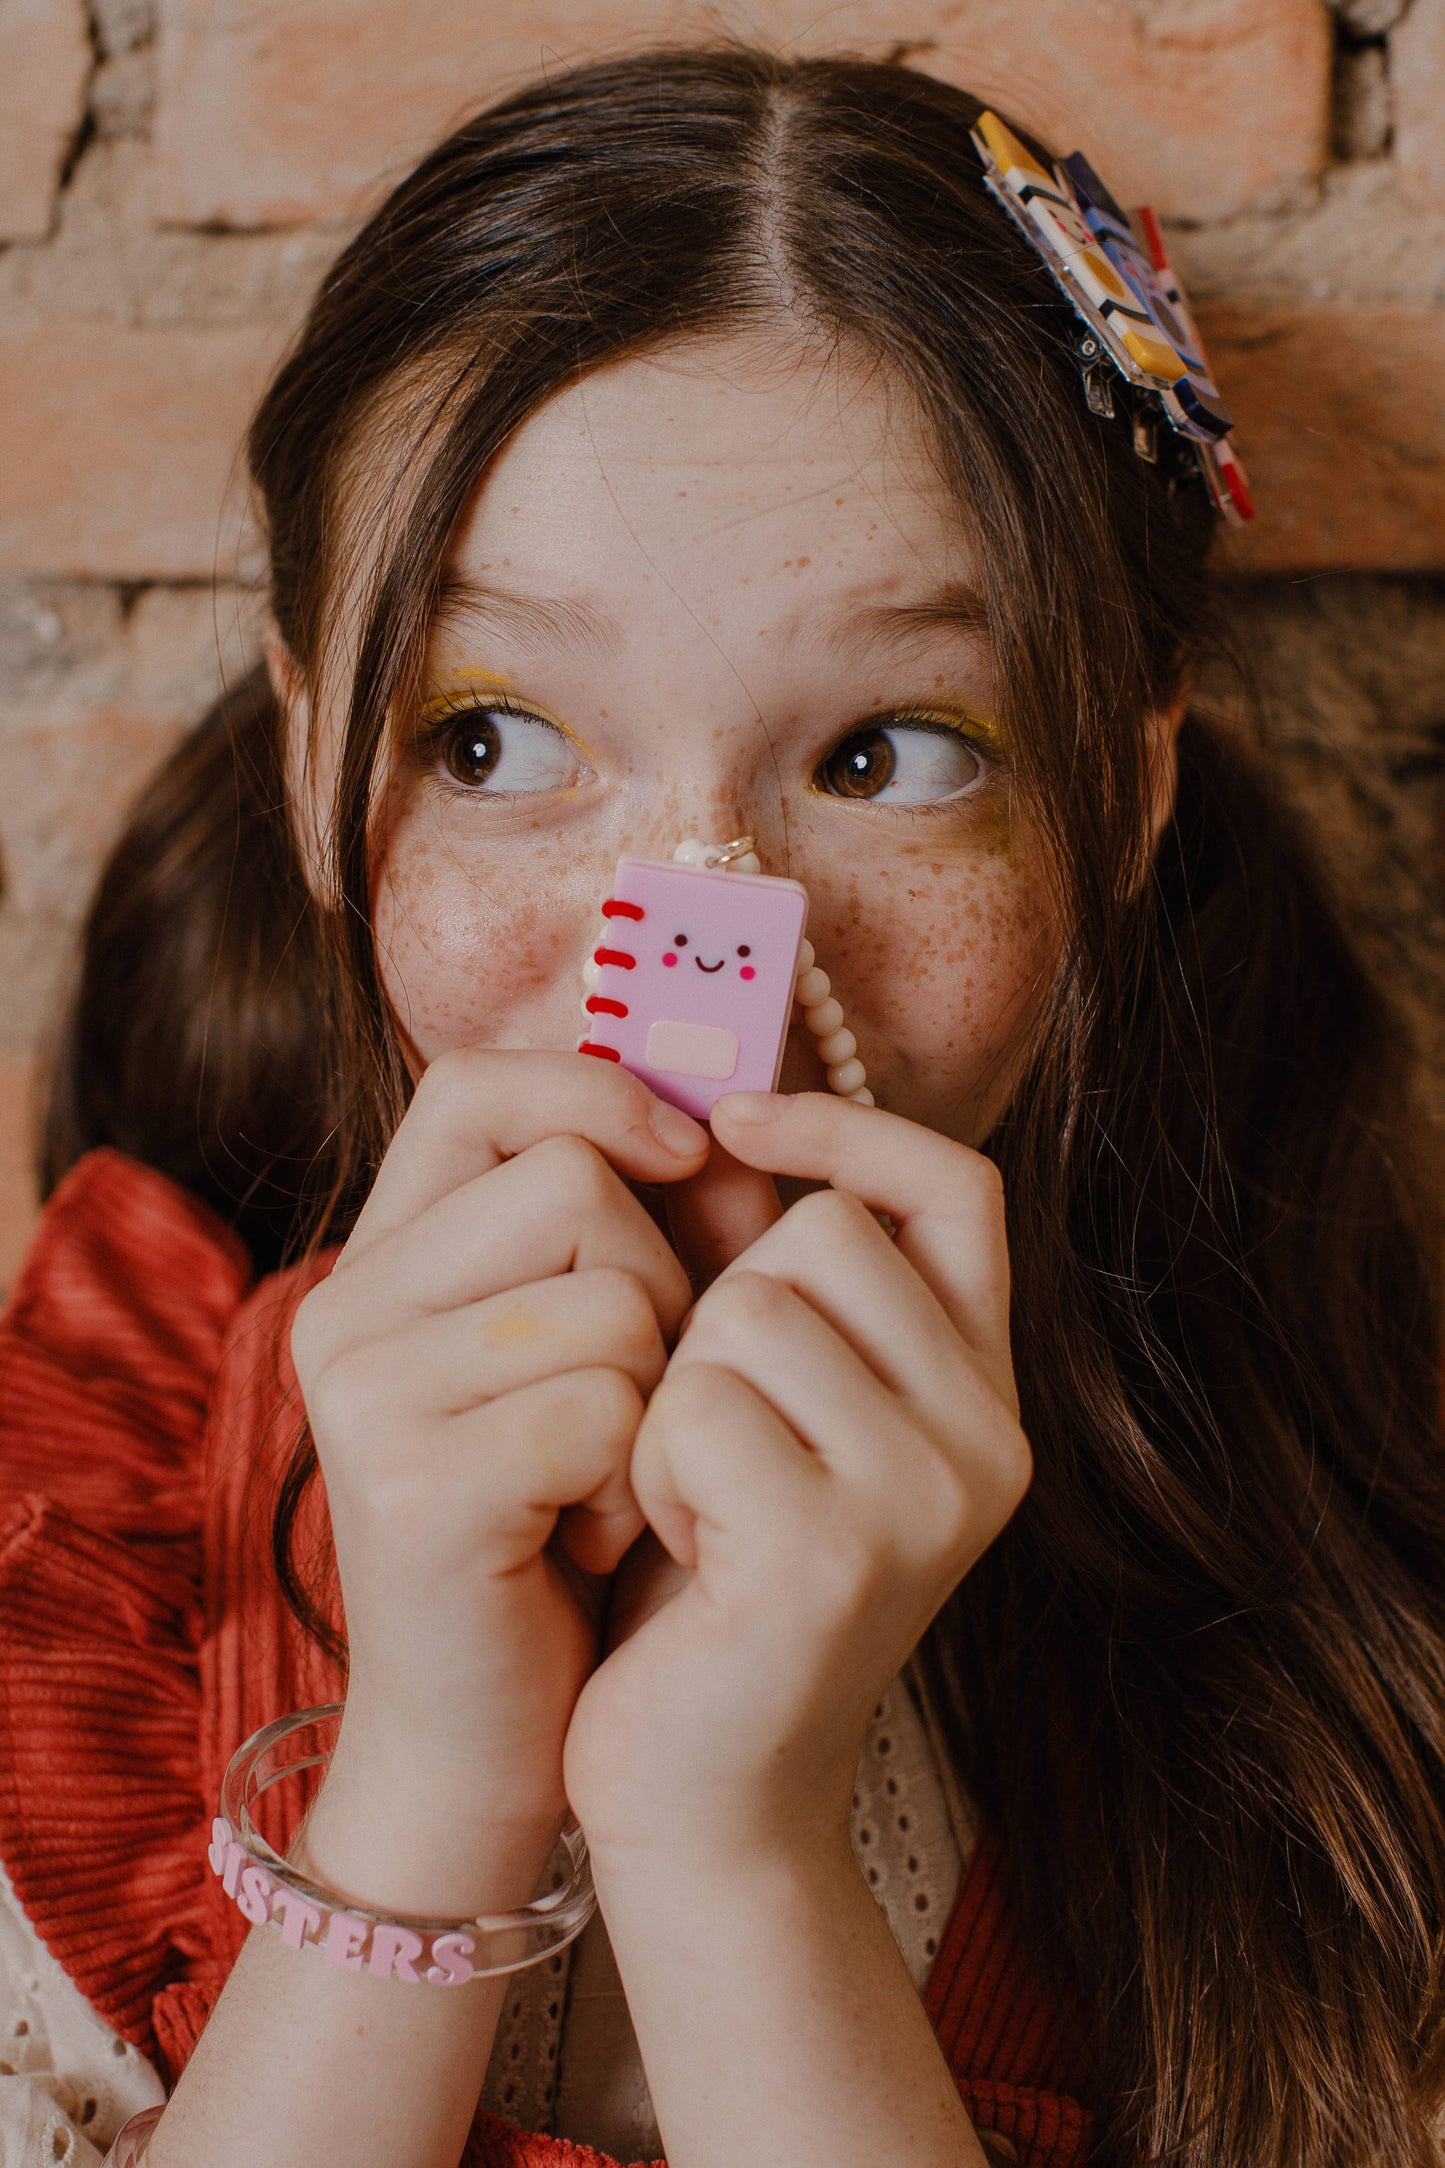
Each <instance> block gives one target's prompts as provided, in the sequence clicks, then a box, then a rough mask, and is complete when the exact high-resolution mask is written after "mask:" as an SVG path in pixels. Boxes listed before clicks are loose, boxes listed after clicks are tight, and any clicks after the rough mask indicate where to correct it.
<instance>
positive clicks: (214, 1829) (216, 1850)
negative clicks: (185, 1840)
mask: <svg viewBox="0 0 1445 2168" xmlns="http://www.w3.org/2000/svg"><path fill="white" fill-rule="evenodd" d="M235 1834H236V1832H235V1831H234V1829H232V1827H231V1825H230V1823H229V1822H228V1821H227V1820H226V1817H225V1815H224V1814H218V1815H217V1816H216V1818H215V1820H214V1821H213V1822H212V1824H211V1841H210V1843H209V1844H208V1845H207V1847H206V1857H207V1859H208V1860H209V1861H210V1862H211V1872H212V1874H224V1873H225V1871H226V1854H227V1852H228V1851H229V1850H230V1848H231V1839H232V1838H233V1837H234V1836H235Z"/></svg>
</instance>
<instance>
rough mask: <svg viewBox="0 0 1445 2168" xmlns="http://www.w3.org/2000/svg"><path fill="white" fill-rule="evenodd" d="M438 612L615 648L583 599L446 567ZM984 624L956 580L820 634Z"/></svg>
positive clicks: (602, 618)
mask: <svg viewBox="0 0 1445 2168" xmlns="http://www.w3.org/2000/svg"><path fill="white" fill-rule="evenodd" d="M438 615H439V616H441V617H445V618H451V619H456V618H461V617H473V616H475V617H482V618H487V619H489V620H490V621H491V622H492V623H493V624H496V625H499V626H501V627H502V628H504V629H505V630H508V631H511V632H513V633H515V634H516V636H517V637H518V638H519V639H521V640H524V641H527V642H529V643H530V644H532V645H533V646H538V647H540V646H542V645H544V644H546V643H549V642H550V643H552V644H554V645H558V646H562V647H571V648H578V649H581V650H582V651H583V652H585V653H591V654H594V655H595V654H603V655H607V654H613V653H615V652H616V651H617V649H618V647H619V646H620V639H619V634H618V628H617V626H616V624H615V623H614V621H613V620H612V619H611V618H609V617H608V616H606V614H605V613H604V612H603V611H601V610H597V609H594V608H593V607H592V605H591V604H590V603H586V602H580V601H576V600H574V599H572V598H570V597H561V596H549V595H519V594H516V593H514V592H512V591H511V590H509V589H507V588H503V587H493V586H489V585H488V584H487V583H486V582H485V581H483V580H475V579H471V578H469V577H467V576H466V575H464V574H460V573H450V574H448V575H447V576H446V577H445V578H444V579H443V581H442V588H441V595H440V598H439V601H438ZM988 629H989V615H988V606H987V604H986V602H985V600H984V598H983V595H982V594H981V593H980V591H979V590H978V589H977V588H976V587H970V586H969V585H968V584H967V583H966V582H964V581H961V580H956V581H951V582H949V583H948V584H947V585H945V586H943V587H941V588H939V589H938V591H937V593H936V594H933V595H928V596H925V597H924V598H923V600H922V601H920V602H907V603H870V604H867V605H866V606H865V607H863V608H861V609H859V608H855V607H851V606H850V607H848V608H847V609H845V610H843V611H840V612H839V614H838V616H837V617H836V618H835V619H834V620H833V622H832V624H831V625H830V626H829V627H828V629H827V631H826V632H825V635H824V638H825V640H826V642H827V644H828V645H829V646H830V647H856V646H889V647H903V646H906V645H907V644H908V643H909V642H910V641H912V640H915V639H917V638H919V637H920V636H921V635H922V636H926V635H927V634H928V633H930V632H937V631H945V632H961V633H964V634H966V635H973V636H977V635H978V634H980V633H984V634H986V633H987V631H988Z"/></svg>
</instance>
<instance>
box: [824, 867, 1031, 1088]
mask: <svg viewBox="0 0 1445 2168" xmlns="http://www.w3.org/2000/svg"><path fill="white" fill-rule="evenodd" d="M837 939H838V941H839V944H840V945H839V949H838V952H837V953H838V958H839V960H838V964H837V970H836V973H835V976H836V977H837V979H838V982H839V986H840V990H842V989H844V988H846V990H847V996H848V998H847V1008H848V1011H849V1015H848V1021H849V1023H850V1024H851V1025H853V1028H854V1029H855V1030H856V1032H857V1034H858V1039H859V1052H860V1053H861V1054H862V1056H863V1058H864V1060H865V1062H867V1064H868V1066H869V1069H870V1072H871V1073H875V1074H876V1075H877V1076H878V1077H879V1078H880V1080H886V1081H887V1083H888V1085H889V1089H888V1091H887V1093H886V1097H887V1100H888V1103H889V1104H890V1105H891V1106H893V1107H895V1108H896V1109H897V1110H898V1111H899V1112H906V1113H911V1114H913V1115H914V1116H915V1118H917V1119H921V1120H925V1121H929V1122H930V1123H932V1124H934V1125H935V1126H943V1123H942V1121H941V1120H940V1119H939V1117H940V1114H941V1112H942V1110H943V1109H944V1108H945V1107H946V1106H947V1105H948V1104H951V1103H952V1100H953V1099H954V1098H955V1097H956V1096H957V1095H959V1094H961V1093H967V1092H968V1091H970V1090H971V1088H972V1086H973V1084H974V1082H975V1081H976V1079H977V1078H978V1077H979V1076H980V1074H981V1073H982V1072H983V1071H984V1070H985V1069H991V1068H993V1067H995V1066H996V1065H997V1063H998V1060H999V1057H1000V1056H1001V1055H1002V1056H1005V1057H1006V1056H1007V1054H1008V1052H1009V1051H1010V1049H1011V1048H1012V1046H1013V1044H1014V1043H1015V1041H1017V1040H1019V1039H1021V1037H1022V1035H1023V1032H1024V1031H1025V1029H1026V1028H1027V1024H1028V1021H1029V1018H1030V1016H1031V1014H1032V1008H1033V1002H1034V999H1035V998H1036V995H1037V992H1038V990H1039V989H1041V987H1042V986H1043V985H1044V984H1046V983H1047V980H1048V976H1049V972H1050V968H1051V965H1052V961H1053V942H1052V939H1051V936H1050V933H1049V928H1048V924H1047V920H1046V917H1045V914H1044V913H1043V911H1042V910H1041V908H1040V906H1039V901H1038V898H1037V896H1036V893H1035V891H1034V890H1033V888H1032V886H1031V885H1030V884H1028V883H1026V882H1024V881H1021V880H1019V879H1017V878H1014V877H1012V876H1010V875H1007V874H994V873H992V872H987V871H974V872H969V873H965V872H964V871H962V870H961V869H952V870H951V872H950V873H949V874H948V875H946V876H945V877H943V878H933V877H930V876H929V875H927V874H926V873H925V874H923V875H922V876H921V877H920V869H919V868H917V867H916V866H915V867H904V868H901V869H899V871H898V873H897V875H896V877H894V878H891V879H888V880H886V881H883V882H880V883H879V884H878V885H877V887H876V888H875V891H874V896H873V900H872V906H871V908H869V907H866V906H865V907H863V908H861V909H859V910H857V911H856V912H854V913H853V914H852V923H851V924H850V925H849V926H848V927H847V928H846V929H844V928H843V927H842V926H839V927H838V929H837ZM818 945H819V955H820V960H822V961H823V962H824V963H825V964H826V963H827V961H828V959H827V956H826V955H825V954H824V951H823V947H822V937H821V935H820V938H819V944H818ZM865 959H866V961H865ZM905 1102H906V1103H905Z"/></svg>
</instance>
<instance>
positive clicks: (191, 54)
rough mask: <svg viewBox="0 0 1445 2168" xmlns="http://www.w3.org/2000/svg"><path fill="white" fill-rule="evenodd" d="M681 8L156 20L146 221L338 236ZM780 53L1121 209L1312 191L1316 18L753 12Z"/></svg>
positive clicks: (1111, 1) (1056, 3)
mask: <svg viewBox="0 0 1445 2168" xmlns="http://www.w3.org/2000/svg"><path fill="white" fill-rule="evenodd" d="M698 28H699V26H698V22H697V19H696V17H695V16H694V15H693V14H691V13H690V12H689V9H688V7H687V6H686V4H685V0H629V4H628V5H626V6H624V5H623V4H622V0H592V4H591V5H590V6H589V5H578V4H577V0H542V4H540V5H539V4H538V0H500V4H498V5H496V6H494V7H493V8H491V9H489V10H485V11H482V10H478V9H477V7H476V6H475V5H474V4H473V0H389V4H388V0H376V4H374V5H371V6H368V7H365V8H358V7H357V6H356V5H355V0H293V4H292V5H291V6H289V7H287V8H285V9H284V10H283V9H278V8H277V7H276V6H275V5H274V0H229V4H228V5H227V6H226V7H225V8H224V9H223V10H221V9H217V8H216V7H215V6H214V5H212V4H211V0H172V4H171V5H169V6H168V7H167V8H166V10H165V11H164V17H163V21H162V24H161V34H160V61H159V80H160V89H159V111H158V122H157V161H158V170H157V199H156V200H157V203H158V206H159V210H160V214H161V216H162V218H163V219H164V220H166V221H169V222H173V223H177V224H181V225H207V226H241V227H251V226H267V225H285V224H288V223H294V222H304V221H305V220H308V219H315V218H343V219H344V218H348V217H350V216H352V215H353V214H354V213H355V212H356V210H357V208H358V207H359V206H361V205H362V204H364V203H365V202H367V201H369V200H371V199H373V198H374V196H375V194H376V192H377V190H378V188H379V187H380V186H381V185H382V184H383V183H384V182H385V181H386V180H387V179H395V178H397V177H399V176H400V174H402V173H403V172H404V171H405V170H406V168H407V167H408V165H409V164H411V163H412V162H413V161H414V160H415V159H416V158H417V157H418V156H419V155H420V154H421V153H422V152H423V151H424V150H425V149H426V148H427V147H428V146H429V145H430V144H431V143H432V142H433V141H434V140H435V139H436V138H437V137H438V136H439V135H441V134H442V133H444V132H445V130H446V129H447V128H448V127H449V126H450V125H452V124H453V123H454V122H455V121H457V120H459V119H461V118H462V117H464V116H465V114H466V113H467V112H469V111H471V110H473V109H475V108H476V107H478V106H480V105H482V104H485V103H486V102H487V101H488V100H490V99H491V98H493V97H494V96H496V95H497V94H498V92H500V91H502V90H504V89H506V88H507V87H509V86H511V85H514V84H516V83H518V82H520V81H522V80H524V79H526V78H528V77H530V76H533V75H535V74H537V73H539V72H540V71H541V70H542V69H543V68H544V67H547V68H555V67H557V66H559V65H565V64H566V63H567V62H568V61H571V60H576V59H579V58H584V57H586V56H587V55H589V54H595V53H598V52H602V51H608V50H615V49H617V48H618V47H620V46H631V47H637V46H639V45H642V44H646V43H651V42H655V41H657V40H659V39H666V38H679V37H683V38H687V37H693V38H695V37H696V36H697V35H698ZM748 28H749V32H750V34H752V35H753V36H755V37H757V38H758V39H759V40H761V41H763V42H767V43H771V44H775V45H778V46H780V47H783V48H786V49H788V50H803V51H826V50H836V49H838V48H841V47H844V46H847V47H850V48H852V49H855V50H861V51H865V52H873V53H882V52H886V51H889V50H893V49H896V48H897V47H898V45H899V43H900V41H902V42H903V43H904V44H905V45H906V47H907V49H908V52H909V55H910V57H911V58H913V59H914V60H915V61H916V63H917V64H918V65H920V66H923V67H928V68H932V69H934V70H936V72H938V73H939V74H941V75H944V76H946V77H948V78H949V79H950V80H956V81H959V82H964V83H968V84H969V85H970V87H972V88H975V89H977V90H979V91H980V92H981V93H982V94H983V95H985V96H988V97H990V98H996V99H998V100H999V101H1000V102H1003V103H1006V104H1008V105H1009V106H1011V107H1012V109H1013V110H1014V111H1015V112H1016V113H1017V114H1018V116H1019V117H1020V118H1022V119H1026V120H1032V121H1034V122H1035V123H1036V124H1038V125H1040V126H1042V127H1044V129H1045V130H1046V132H1048V133H1049V134H1050V135H1051V136H1053V137H1055V138H1056V139H1058V140H1059V141H1060V143H1061V147H1062V148H1063V149H1065V150H1068V149H1071V148H1073V147H1074V145H1075V144H1082V146H1083V147H1084V148H1085V149H1087V150H1088V151H1089V152H1090V153H1091V155H1094V156H1096V157H1097V160H1098V162H1099V164H1100V166H1101V168H1102V170H1103V171H1104V173H1105V174H1106V176H1107V177H1108V178H1109V179H1110V180H1111V182H1112V184H1113V185H1114V186H1115V187H1116V189H1118V190H1120V191H1122V192H1123V193H1124V194H1125V195H1126V196H1128V197H1129V198H1131V199H1133V200H1138V199H1140V198H1145V199H1148V200H1150V201H1153V202H1154V203H1155V205H1156V207H1157V208H1158V209H1160V210H1161V212H1163V213H1166V214H1173V215H1179V216H1189V217H1194V218H1221V217H1226V216H1229V215H1231V214H1233V213H1235V212H1237V211H1239V210H1241V209H1243V208H1245V207H1247V206H1251V205H1254V206H1260V205H1269V204H1273V203H1275V202H1278V201H1282V200H1285V199H1287V198H1289V197H1291V195H1293V194H1297V193H1298V191H1299V190H1300V188H1301V186H1302V185H1308V184H1311V183H1313V182H1314V181H1315V180H1316V179H1317V178H1318V176H1319V174H1320V172H1321V170H1322V168H1323V165H1324V161H1325V155H1326V137H1327V127H1328V110H1329V74H1330V37H1329V26H1328V18H1327V16H1326V13H1325V9H1324V8H1323V6H1322V5H1321V4H1320V0H1271V5H1270V6H1268V7H1261V6H1259V5H1258V0H1091V4H1090V5H1089V6H1088V7H1087V8H1081V7H1080V5H1079V0H1030V4H1029V5H1028V6H1027V7H1020V6H1018V5H1017V0H923V4H922V5H921V6H919V7H918V9H917V11H916V12H914V13H912V14H910V16H909V17H908V18H907V19H906V20H904V19H901V18H900V14H899V10H898V6H897V0H854V4H852V5H850V6H849V7H847V8H846V9H844V10H843V11H842V12H841V13H840V12H838V11H830V12H828V13H826V14H824V15H822V16H820V15H819V12H818V10H817V9H816V8H815V7H814V6H813V5H812V4H811V0H756V4H755V5H754V6H753V7H752V8H751V9H750V11H749V15H748Z"/></svg>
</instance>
